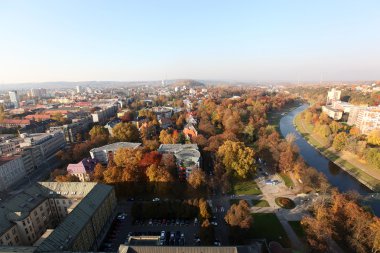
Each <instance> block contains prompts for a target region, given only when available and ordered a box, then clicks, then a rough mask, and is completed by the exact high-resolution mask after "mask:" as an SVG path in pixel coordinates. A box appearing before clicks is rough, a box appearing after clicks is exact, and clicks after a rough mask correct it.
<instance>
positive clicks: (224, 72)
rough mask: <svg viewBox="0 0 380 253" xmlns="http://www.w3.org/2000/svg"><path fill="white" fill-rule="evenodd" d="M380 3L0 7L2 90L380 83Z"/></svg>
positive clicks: (80, 2)
mask: <svg viewBox="0 0 380 253" xmlns="http://www.w3.org/2000/svg"><path fill="white" fill-rule="evenodd" d="M379 12H380V1H378V0H375V1H365V0H355V1H349V0H342V1H334V0H327V1H320V0H318V1H306V0H299V1H297V0H288V1H285V0H284V1H281V0H278V1H268V0H265V1H264V0H261V1H253V0H251V1H238V0H237V1H232V0H228V1H221V0H217V1H211V0H210V1H209V0H199V1H196V0H173V1H166V0H152V1H143V0H134V1H111V0H104V1H94V0H91V1H85V0H72V1H71V0H64V1H56V0H46V1H36V0H33V1H31V0H25V1H18V0H1V1H0V85H1V83H12V82H36V81H85V80H115V81H130V80H154V79H155V80H157V79H163V78H165V76H167V78H168V79H175V78H194V79H219V80H220V79H228V80H241V81H251V80H293V81H297V80H298V79H299V80H300V81H306V80H320V78H321V76H322V78H323V80H363V79H369V80H372V79H380V14H379Z"/></svg>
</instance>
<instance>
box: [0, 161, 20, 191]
mask: <svg viewBox="0 0 380 253" xmlns="http://www.w3.org/2000/svg"><path fill="white" fill-rule="evenodd" d="M25 176H26V170H25V167H24V162H23V159H22V157H21V156H19V155H18V156H10V157H4V156H3V157H0V191H4V190H7V189H8V187H10V186H12V185H13V184H14V183H16V182H17V181H19V180H20V179H22V178H24V177H25Z"/></svg>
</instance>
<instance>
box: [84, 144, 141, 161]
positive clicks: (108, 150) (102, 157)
mask: <svg viewBox="0 0 380 253" xmlns="http://www.w3.org/2000/svg"><path fill="white" fill-rule="evenodd" d="M140 146H141V143H134V142H116V143H112V144H109V145H105V146H102V147H99V148H93V149H91V150H90V155H91V158H92V159H96V160H97V161H99V162H100V163H102V164H108V161H109V159H110V158H111V157H113V155H114V154H115V152H116V151H117V150H118V149H121V148H131V149H136V148H138V147H140Z"/></svg>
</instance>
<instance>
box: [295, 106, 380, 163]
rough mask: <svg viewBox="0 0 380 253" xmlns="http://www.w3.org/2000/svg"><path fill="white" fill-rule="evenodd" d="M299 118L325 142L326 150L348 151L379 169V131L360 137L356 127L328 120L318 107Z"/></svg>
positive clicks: (311, 108) (313, 107)
mask: <svg viewBox="0 0 380 253" xmlns="http://www.w3.org/2000/svg"><path fill="white" fill-rule="evenodd" d="M300 117H301V119H302V120H304V122H305V123H306V124H308V125H309V126H311V127H312V131H313V133H314V134H316V135H318V136H319V137H321V138H322V139H323V140H325V143H326V148H329V147H333V148H334V149H335V150H336V151H337V152H340V151H349V152H351V153H353V154H356V155H358V156H359V157H360V158H361V159H364V160H366V161H367V162H368V163H369V164H371V165H373V166H374V167H376V168H378V169H380V129H375V130H373V131H372V132H370V133H369V134H368V135H367V136H365V135H361V134H360V131H359V129H358V128H357V127H355V126H353V127H351V126H348V125H346V124H344V123H341V122H337V121H334V120H332V119H330V118H329V117H328V116H327V115H326V114H324V113H322V112H321V108H320V106H318V105H314V106H312V107H310V108H308V109H307V110H306V111H305V112H303V113H301V115H300Z"/></svg>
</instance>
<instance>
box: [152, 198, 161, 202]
mask: <svg viewBox="0 0 380 253" xmlns="http://www.w3.org/2000/svg"><path fill="white" fill-rule="evenodd" d="M152 201H153V202H157V201H160V199H159V198H154V199H153V200H152Z"/></svg>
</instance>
